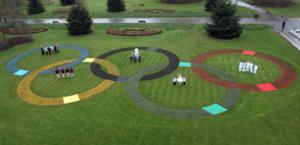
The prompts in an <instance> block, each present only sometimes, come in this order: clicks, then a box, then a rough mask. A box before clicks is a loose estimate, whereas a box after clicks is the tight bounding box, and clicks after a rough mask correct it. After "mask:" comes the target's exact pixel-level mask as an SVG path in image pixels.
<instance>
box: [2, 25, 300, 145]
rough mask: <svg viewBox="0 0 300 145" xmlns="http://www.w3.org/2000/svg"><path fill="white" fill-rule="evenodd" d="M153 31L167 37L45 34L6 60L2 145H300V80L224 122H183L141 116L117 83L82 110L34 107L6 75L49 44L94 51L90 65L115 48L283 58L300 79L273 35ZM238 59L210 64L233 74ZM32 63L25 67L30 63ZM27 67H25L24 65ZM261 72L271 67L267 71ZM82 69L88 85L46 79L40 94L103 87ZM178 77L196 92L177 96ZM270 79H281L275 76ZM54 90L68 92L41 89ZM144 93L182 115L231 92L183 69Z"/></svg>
mask: <svg viewBox="0 0 300 145" xmlns="http://www.w3.org/2000/svg"><path fill="white" fill-rule="evenodd" d="M137 26H139V27H141V26H143V25H133V26H132V27H137ZM147 26H148V27H161V28H163V29H164V32H163V33H162V34H160V35H154V36H147V37H118V36H112V35H107V34H105V28H108V27H129V25H98V26H94V28H93V30H94V32H93V33H91V34H89V35H86V36H78V37H71V36H68V34H67V30H66V29H65V28H64V27H50V30H49V31H47V32H45V33H40V34H35V35H34V37H35V38H36V39H35V41H34V43H31V44H26V45H20V46H17V47H15V48H13V49H10V50H7V51H2V52H0V62H1V64H2V65H1V66H2V67H1V68H0V92H1V94H2V95H1V96H0V118H1V119H0V134H1V135H0V144H1V145H20V144H22V145H41V144H43V145H53V144H55V145H67V144H70V145H86V144H108V145H111V144H114V145H115V144H122V145H134V144H136V145H141V144H142V145H153V144H157V145H166V144H172V145H185V144H189V145H199V144H203V145H216V144H217V145H219V144H222V145H241V144H243V145H265V144H268V145H283V144H288V145H298V144H299V141H300V140H299V136H300V131H299V130H300V126H299V121H300V114H299V111H298V110H299V109H300V105H299V101H300V100H299V95H300V92H299V89H300V80H299V79H297V81H296V82H295V84H293V85H292V86H290V87H288V88H286V89H284V90H280V91H276V92H271V93H259V92H242V93H241V100H240V102H239V103H238V104H237V105H236V106H235V107H234V108H232V109H229V111H228V112H226V113H224V114H221V115H218V116H214V117H207V118H201V119H192V120H177V119H173V118H168V117H162V116H157V115H155V114H152V113H149V112H146V111H144V110H141V109H140V108H138V107H137V106H136V105H135V104H134V103H133V102H131V101H130V99H129V98H128V96H127V93H126V92H125V89H124V84H122V83H116V84H115V85H113V86H112V88H110V89H108V90H106V91H105V92H104V93H103V94H98V95H95V96H94V97H92V98H90V99H88V100H85V101H81V102H78V103H73V104H68V105H63V106H55V107H43V106H35V105H30V104H27V103H25V102H23V101H22V100H20V99H19V98H18V97H17V96H16V86H17V85H18V83H19V82H20V81H21V79H22V77H17V76H13V75H12V74H10V73H8V72H7V71H6V70H5V66H4V64H6V63H7V62H8V61H9V60H10V59H12V58H13V57H15V56H16V55H17V54H19V53H22V52H24V51H27V50H30V49H32V48H38V47H40V46H42V45H45V42H54V43H59V44H62V43H63V44H78V45H82V46H84V47H86V48H88V49H89V51H90V52H91V56H90V57H97V56H99V55H100V54H102V53H104V52H106V51H109V50H111V49H112V48H124V47H130V46H149V47H158V48H164V49H167V50H170V51H172V52H174V53H175V54H176V55H178V57H179V58H180V59H181V60H183V61H190V60H192V58H194V57H195V56H197V55H198V54H200V53H203V52H207V51H210V50H216V49H224V48H243V49H250V50H255V51H260V52H264V53H267V54H270V55H273V56H276V57H279V58H281V59H283V60H285V61H287V62H289V63H290V64H292V66H293V67H295V69H296V70H297V73H298V74H299V73H300V63H299V62H300V57H299V55H300V52H299V51H297V50H296V49H295V48H293V47H292V46H291V45H290V44H289V43H287V41H286V40H284V39H283V38H282V37H281V36H280V35H278V34H277V33H276V32H273V31H272V29H263V30H255V29H245V31H244V32H243V34H242V35H241V37H240V38H238V39H233V40H217V39H213V38H210V37H208V36H207V35H206V34H205V31H204V30H203V27H202V26H201V25H147ZM74 52H75V51H74ZM74 52H70V54H69V55H66V57H76V56H78V54H76V52H75V53H74ZM62 55H63V54H62ZM120 55H121V56H122V55H123V54H120ZM153 55H154V54H153ZM149 56H150V54H149ZM151 56H152V55H151ZM29 57H30V59H31V60H32V61H36V62H40V63H26V64H24V67H25V66H27V67H32V68H37V67H39V66H40V65H46V64H47V63H50V61H49V62H48V61H46V60H44V59H45V58H40V57H39V56H38V55H32V56H29ZM29 57H28V58H26V59H29ZM51 57H52V56H51ZM156 58H159V60H162V61H164V58H163V57H161V56H159V55H157V54H155V57H150V58H149V60H147V61H149V65H150V64H154V63H157V62H158V61H157V60H155V59H156ZM237 58H238V57H234V58H232V59H230V60H228V62H227V61H226V62H224V64H226V65H227V64H228V65H229V66H228V68H227V67H225V65H224V66H221V64H222V62H223V61H224V60H225V58H223V57H220V58H217V57H216V58H213V60H209V61H210V62H207V63H212V65H214V66H216V67H220V68H221V67H224V69H226V71H230V70H231V69H230V68H233V67H234V66H236V65H237V64H236V63H233V61H236V60H237ZM26 59H24V60H23V61H29V60H26ZM56 59H57V60H60V59H61V58H60V57H54V58H53V60H52V58H51V62H52V61H55V60H56ZM109 59H112V60H111V61H114V63H115V64H116V65H117V66H118V67H119V68H121V70H122V71H123V70H126V69H125V67H124V66H122V65H128V64H126V63H124V64H122V63H121V60H119V59H117V58H113V57H112V58H109ZM120 59H121V58H120ZM126 59H127V58H126ZM23 61H22V62H21V64H22V63H24V62H23ZM126 61H127V60H126ZM145 61H146V60H145ZM119 62H120V63H119ZM152 62H153V63H152ZM262 63H265V62H262ZM261 65H262V66H264V64H261ZM265 65H266V67H267V68H268V69H269V68H273V65H271V64H268V63H266V64H265ZM123 68H124V69H123ZM75 69H76V72H77V74H78V75H80V76H82V77H76V78H75V79H74V80H70V82H68V83H65V81H68V80H57V82H56V80H55V79H54V78H53V77H54V76H41V77H38V78H37V79H36V80H35V81H34V82H33V85H32V86H31V87H32V89H33V90H34V91H35V92H38V93H41V94H44V95H45V96H47V97H55V96H53V95H54V94H55V95H65V94H66V95H67V94H69V93H70V94H72V93H77V92H76V91H85V90H87V89H88V88H90V87H92V86H94V85H95V84H97V83H99V82H101V79H98V78H95V77H94V76H93V75H91V72H90V70H89V65H88V64H82V65H80V66H79V67H76V68H75ZM135 69H136V71H138V69H140V68H139V67H133V68H132V71H133V70H135ZM227 69H228V70H227ZM262 69H264V68H262ZM268 69H266V70H265V72H266V74H267V73H273V71H274V70H273V69H271V70H268ZM30 70H32V69H30ZM271 71H272V72H271ZM275 72H276V71H275ZM122 73H123V74H125V73H126V72H124V71H123V72H122ZM178 73H182V74H183V75H184V76H186V77H187V78H188V80H189V84H188V86H186V87H185V88H183V87H182V88H179V87H178V88H174V87H173V86H171V85H170V81H171V78H172V77H173V76H174V75H176V74H178ZM231 73H232V75H234V76H235V77H236V76H238V75H237V74H236V72H234V71H232V72H231ZM128 74H131V72H130V73H128ZM275 76H276V75H274V77H275ZM236 79H238V80H239V81H244V80H242V78H238V77H237V78H236ZM240 79H241V80H240ZM266 79H273V78H272V77H271V76H267V77H266ZM43 80H44V82H43ZM71 81H72V82H71ZM47 83H49V84H57V85H59V86H60V87H61V88H57V89H53V88H45V87H41V86H40V85H46V84H47ZM64 84H67V85H64ZM139 87H140V90H141V92H142V93H143V95H145V96H146V97H147V98H148V99H150V100H151V101H153V102H155V103H157V104H161V105H164V106H169V107H174V108H193V107H199V108H200V107H201V106H202V105H206V104H211V103H214V102H215V101H218V100H219V99H221V97H222V95H224V92H225V91H226V89H224V88H222V87H218V86H215V85H212V84H210V83H208V82H206V81H204V80H202V79H200V78H199V77H197V76H195V75H194V74H193V73H192V72H191V70H190V69H188V68H179V69H178V70H176V71H175V72H174V73H173V74H170V75H168V76H165V77H163V78H160V79H156V80H151V81H147V82H142V83H141V84H140V86H139ZM55 91H57V92H55Z"/></svg>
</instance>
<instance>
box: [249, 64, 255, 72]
mask: <svg viewBox="0 0 300 145" xmlns="http://www.w3.org/2000/svg"><path fill="white" fill-rule="evenodd" d="M253 66H254V64H253V63H252V62H249V71H248V72H250V73H253Z"/></svg>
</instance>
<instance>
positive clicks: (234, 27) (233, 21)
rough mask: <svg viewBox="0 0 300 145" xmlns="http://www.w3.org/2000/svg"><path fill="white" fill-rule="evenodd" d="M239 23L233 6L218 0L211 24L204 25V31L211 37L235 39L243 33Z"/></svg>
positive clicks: (224, 0) (225, 0)
mask: <svg viewBox="0 0 300 145" xmlns="http://www.w3.org/2000/svg"><path fill="white" fill-rule="evenodd" d="M239 21H240V18H239V17H238V16H236V8H235V6H234V5H232V4H231V2H229V1H227V0H219V1H218V2H217V6H216V8H215V9H214V10H213V14H212V24H207V25H205V29H206V31H207V33H208V35H210V36H211V37H215V38H225V39H228V38H235V37H239V36H240V34H241V33H242V31H243V27H242V25H241V24H240V23H239Z"/></svg>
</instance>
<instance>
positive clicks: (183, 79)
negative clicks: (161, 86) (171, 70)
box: [182, 77, 186, 86]
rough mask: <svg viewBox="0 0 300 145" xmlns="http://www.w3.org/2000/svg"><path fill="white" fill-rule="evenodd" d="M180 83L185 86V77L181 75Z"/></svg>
mask: <svg viewBox="0 0 300 145" xmlns="http://www.w3.org/2000/svg"><path fill="white" fill-rule="evenodd" d="M182 84H183V85H184V86H185V84H186V78H185V77H183V78H182Z"/></svg>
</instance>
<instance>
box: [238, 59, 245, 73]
mask: <svg viewBox="0 0 300 145" xmlns="http://www.w3.org/2000/svg"><path fill="white" fill-rule="evenodd" d="M243 65H244V62H242V61H241V62H240V65H239V72H241V71H242V68H243Z"/></svg>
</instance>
